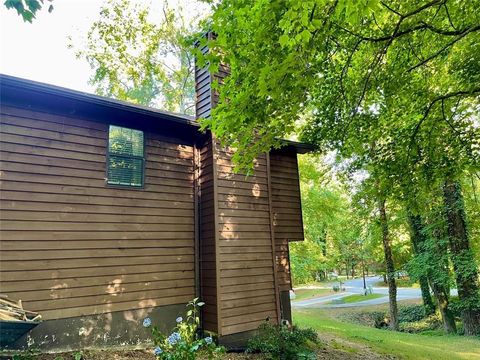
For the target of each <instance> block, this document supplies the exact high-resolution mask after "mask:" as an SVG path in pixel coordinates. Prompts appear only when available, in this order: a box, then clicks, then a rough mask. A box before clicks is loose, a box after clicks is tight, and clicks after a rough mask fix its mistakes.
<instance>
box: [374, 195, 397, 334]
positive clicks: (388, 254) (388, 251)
mask: <svg viewBox="0 0 480 360" xmlns="http://www.w3.org/2000/svg"><path fill="white" fill-rule="evenodd" d="M378 210H379V212H380V226H381V228H382V241H383V251H384V253H385V264H386V267H387V281H388V297H389V303H390V324H389V327H390V329H391V330H398V307H397V285H396V283H395V267H394V264H393V255H392V244H391V243H390V236H389V233H388V220H387V212H386V210H385V200H383V199H382V200H380V201H379V202H378Z"/></svg>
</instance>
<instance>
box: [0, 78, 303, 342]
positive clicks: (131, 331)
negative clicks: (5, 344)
mask: <svg viewBox="0 0 480 360" xmlns="http://www.w3.org/2000/svg"><path fill="white" fill-rule="evenodd" d="M196 76H197V98H198V100H197V116H198V117H200V116H202V117H203V116H208V114H209V112H210V109H211V108H212V106H213V105H214V101H215V96H214V94H212V90H211V86H210V85H211V78H212V77H211V76H210V74H209V73H208V72H206V71H202V70H198V69H197V74H196ZM0 86H1V88H0V90H1V133H0V150H1V155H0V179H1V188H0V189H1V202H0V205H1V211H0V220H1V223H0V230H1V234H0V239H1V242H0V249H1V253H0V261H1V263H0V293H2V294H5V295H8V296H9V297H11V298H13V299H21V300H22V301H23V304H24V307H25V308H28V309H30V310H33V311H37V312H40V313H41V315H42V316H43V319H44V321H43V322H42V323H41V324H40V325H39V326H38V327H36V328H35V329H34V330H33V331H32V332H31V333H30V334H29V335H28V336H26V337H24V338H23V339H21V340H20V341H19V342H18V343H17V346H23V345H25V344H26V343H27V342H30V343H34V344H35V346H38V347H40V348H48V349H65V348H78V347H80V346H82V347H83V346H107V345H115V344H117V345H118V344H136V343H139V342H142V341H144V340H145V338H146V336H147V332H146V331H145V329H143V328H142V320H143V319H144V318H145V317H147V316H149V317H151V318H152V320H153V321H154V322H155V323H157V324H159V325H160V327H161V328H163V329H164V330H169V329H170V328H171V327H172V326H173V325H174V321H175V318H176V316H177V315H179V314H181V313H182V312H183V311H184V308H185V304H186V303H187V302H188V301H189V300H191V299H192V298H194V297H196V296H199V297H200V298H201V299H202V300H203V301H205V302H206V306H205V307H204V309H203V314H202V326H203V328H204V329H205V330H209V331H213V332H215V333H217V334H218V335H219V336H220V338H221V339H222V341H224V342H228V341H233V340H238V339H242V337H244V335H248V334H249V332H250V331H252V330H254V329H256V328H257V327H258V326H259V325H260V324H261V323H262V322H263V321H265V319H267V318H269V319H270V320H271V321H273V322H278V321H279V320H280V319H282V318H286V319H289V318H290V300H289V296H288V291H289V290H290V273H289V260H288V242H289V241H297V240H302V239H303V226H302V214H301V203H300V190H299V179H298V168H297V153H304V152H306V151H309V150H310V148H309V146H306V145H303V144H299V143H292V142H290V143H286V145H285V147H284V148H282V149H281V150H275V151H271V152H270V153H269V154H265V155H263V156H261V157H259V158H258V159H257V161H256V164H255V173H254V174H253V175H252V176H250V177H245V176H244V175H241V174H234V173H233V172H232V168H233V166H232V163H231V161H230V152H229V151H228V150H227V149H222V148H220V147H219V145H218V144H217V143H216V141H215V140H214V138H212V135H211V134H209V133H206V134H205V133H201V132H199V127H198V124H197V122H196V121H195V119H194V118H190V117H188V116H184V115H178V114H172V113H167V112H164V111H158V110H154V109H150V108H145V107H142V106H137V105H132V104H129V103H125V102H121V101H116V100H112V99H107V98H103V97H99V96H95V95H90V94H85V93H81V92H78V91H72V90H68V89H64V88H60V87H56V86H51V85H47V84H42V83H37V82H33V81H29V80H24V79H19V78H15V77H11V76H5V75H1V76H0Z"/></svg>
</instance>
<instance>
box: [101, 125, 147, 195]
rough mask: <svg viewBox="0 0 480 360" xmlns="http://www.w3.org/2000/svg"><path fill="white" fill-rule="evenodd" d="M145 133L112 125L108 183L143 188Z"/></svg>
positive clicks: (109, 138)
mask: <svg viewBox="0 0 480 360" xmlns="http://www.w3.org/2000/svg"><path fill="white" fill-rule="evenodd" d="M144 151H145V148H144V138H143V131H140V130H133V129H128V128H124V127H119V126H113V125H110V129H109V133H108V160H107V162H108V163H107V166H108V171H107V183H108V184H110V185H121V186H132V187H143V168H144V162H145V158H144Z"/></svg>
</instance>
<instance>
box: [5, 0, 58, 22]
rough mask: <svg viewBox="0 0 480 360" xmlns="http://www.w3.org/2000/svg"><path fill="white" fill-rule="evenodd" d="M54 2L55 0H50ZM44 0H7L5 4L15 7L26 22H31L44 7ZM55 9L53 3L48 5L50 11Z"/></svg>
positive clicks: (8, 7)
mask: <svg viewBox="0 0 480 360" xmlns="http://www.w3.org/2000/svg"><path fill="white" fill-rule="evenodd" d="M48 1H49V2H52V1H53V0H48ZM43 4H44V0H6V1H5V3H4V5H5V7H6V8H7V9H15V10H16V11H17V14H18V15H20V16H21V17H22V19H23V21H25V22H29V23H31V22H32V21H33V19H35V15H36V14H37V12H38V11H39V10H41V9H42V7H43ZM52 11H53V5H52V4H50V5H49V6H48V12H52Z"/></svg>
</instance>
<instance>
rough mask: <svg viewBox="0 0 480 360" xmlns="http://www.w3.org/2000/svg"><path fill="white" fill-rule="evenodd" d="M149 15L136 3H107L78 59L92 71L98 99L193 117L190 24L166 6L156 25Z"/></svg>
mask: <svg viewBox="0 0 480 360" xmlns="http://www.w3.org/2000/svg"><path fill="white" fill-rule="evenodd" d="M152 16H153V14H152V13H151V11H150V8H149V7H148V6H146V5H144V4H142V3H139V2H136V1H135V0H106V2H105V4H104V5H103V6H102V8H101V10H100V18H99V20H97V21H95V22H94V23H93V24H92V26H91V28H90V30H89V31H88V34H87V38H86V43H85V45H84V48H78V47H77V48H76V56H77V57H78V58H83V59H85V60H87V61H88V63H89V64H90V67H91V68H92V70H94V75H93V76H92V77H91V78H90V83H91V84H92V85H95V87H96V92H97V94H99V95H103V96H107V97H112V98H116V99H120V100H125V101H129V102H133V103H137V104H142V105H146V106H154V107H161V108H163V109H165V110H169V111H177V112H181V113H186V114H193V111H194V98H195V94H194V59H193V55H192V54H191V53H190V52H189V50H188V47H187V46H186V45H185V42H186V40H185V39H186V38H187V37H188V36H189V35H190V34H191V33H192V32H194V28H193V25H191V23H187V22H186V20H185V18H184V17H183V16H182V15H181V10H177V11H175V10H173V9H169V8H167V7H165V8H164V9H163V16H162V18H161V21H160V22H158V21H156V20H153V19H152ZM192 23H193V21H192ZM70 43H71V44H70V47H72V48H73V47H74V45H73V39H71V41H70Z"/></svg>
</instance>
